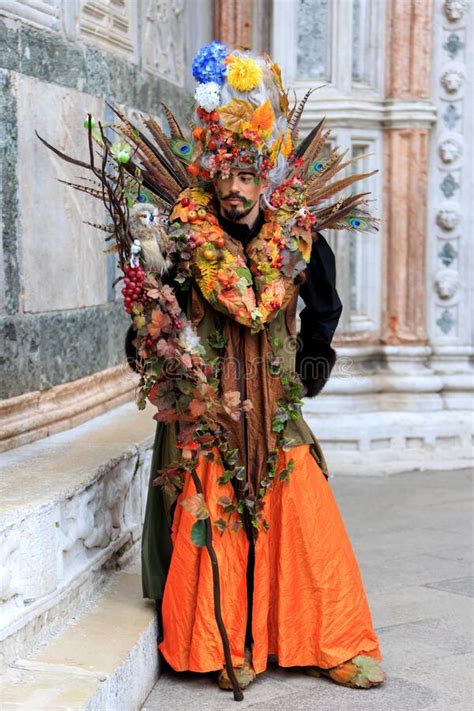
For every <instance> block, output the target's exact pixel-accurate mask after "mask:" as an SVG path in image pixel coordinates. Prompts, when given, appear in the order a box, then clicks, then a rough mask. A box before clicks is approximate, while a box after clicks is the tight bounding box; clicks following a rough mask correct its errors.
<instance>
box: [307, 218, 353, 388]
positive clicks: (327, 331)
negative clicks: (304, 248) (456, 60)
mask: <svg viewBox="0 0 474 711" xmlns="http://www.w3.org/2000/svg"><path fill="white" fill-rule="evenodd" d="M300 296H301V298H302V299H303V301H304V303H305V306H304V308H303V310H302V311H301V314H300V318H301V328H300V332H299V334H298V338H297V353H296V372H297V373H299V375H300V377H301V380H302V382H303V385H304V386H305V391H306V392H305V396H306V397H315V396H316V395H317V394H318V393H319V392H321V390H322V389H323V388H324V386H325V384H326V382H327V381H328V379H329V376H330V374H331V370H332V369H333V367H334V364H335V362H336V357H337V356H336V351H335V350H334V349H333V348H331V341H332V338H333V335H334V331H335V330H336V327H337V324H338V322H339V319H340V317H341V313H342V303H341V300H340V298H339V294H338V293H337V290H336V260H335V257H334V252H333V251H332V249H331V247H330V246H329V244H328V243H327V241H326V239H325V237H323V235H322V234H321V233H320V232H318V233H316V235H315V237H314V241H313V247H312V251H311V259H310V262H309V264H308V266H307V268H306V281H305V282H304V283H303V284H301V286H300Z"/></svg>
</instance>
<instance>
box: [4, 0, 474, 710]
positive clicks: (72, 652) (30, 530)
mask: <svg viewBox="0 0 474 711" xmlns="http://www.w3.org/2000/svg"><path fill="white" fill-rule="evenodd" d="M473 16H474V7H473V5H472V3H471V2H469V0H253V1H252V0H214V1H213V0H136V1H134V0H100V1H99V0H22V1H20V0H0V116H1V125H0V185H1V193H0V214H1V218H2V219H1V222H0V230H1V233H0V237H1V239H0V326H1V329H2V334H3V338H2V348H3V352H2V353H1V358H0V379H1V385H2V392H1V397H2V400H1V402H0V416H1V418H2V427H1V428H0V452H3V455H2V456H3V458H4V462H5V466H4V469H3V472H2V479H1V480H0V488H1V491H0V603H1V605H2V624H1V625H0V655H1V657H2V659H3V660H4V661H5V662H7V663H9V664H12V667H11V668H10V669H9V670H8V672H7V680H6V681H5V687H4V688H5V689H7V691H6V692H5V693H6V697H5V698H6V700H7V701H8V700H12V701H13V702H14V703H16V701H15V700H16V699H18V698H20V699H21V701H24V700H25V698H26V697H25V694H27V693H30V692H31V695H32V696H31V698H32V699H34V703H33V702H32V706H35V707H36V708H38V707H39V706H38V703H37V700H38V699H40V698H41V699H45V698H46V699H47V702H46V706H45V707H47V708H51V707H53V706H54V705H55V703H56V701H57V699H58V698H59V697H58V696H57V694H59V691H58V689H59V690H60V692H61V694H63V693H64V696H61V703H63V699H65V698H68V699H74V700H75V701H74V703H76V702H77V703H78V704H79V703H83V706H79V705H77V706H74V708H83V707H84V708H115V706H114V698H115V699H116V698H120V700H121V705H120V706H119V707H120V708H138V707H139V705H140V703H141V702H142V701H143V700H144V698H145V697H146V694H147V693H148V691H149V690H150V688H151V686H152V684H153V682H154V679H155V677H156V672H157V669H156V655H155V653H154V651H155V647H154V640H155V633H156V632H155V628H154V625H155V620H154V611H153V610H151V609H148V610H145V609H144V608H140V609H138V608H133V609H134V615H133V616H132V617H133V620H132V622H129V627H127V629H126V639H125V638H123V639H122V638H120V639H118V638H117V655H116V657H117V659H116V661H115V662H114V663H113V664H111V667H110V668H107V669H106V670H105V671H104V667H103V665H102V658H101V654H102V652H101V649H102V648H101V647H100V644H99V642H97V650H94V649H89V648H87V646H86V648H85V650H84V651H83V656H84V655H85V659H84V658H82V657H81V658H78V655H79V657H80V655H81V647H82V642H81V645H77V643H76V641H74V639H72V641H71V640H70V646H69V647H67V644H66V642H67V640H66V642H64V644H66V647H61V646H60V644H61V643H60V642H58V644H59V648H54V645H53V649H51V648H50V647H47V648H46V651H44V652H43V653H41V654H40V655H39V656H38V655H36V656H32V652H31V648H32V646H33V645H34V644H36V643H37V642H40V641H42V640H44V639H47V638H48V636H49V635H50V633H51V632H52V631H54V632H58V631H61V630H63V629H64V628H67V626H68V624H69V622H70V620H71V617H72V616H74V617H76V616H77V615H80V614H82V612H81V611H83V610H84V609H86V607H87V604H88V600H89V599H90V598H91V596H99V604H102V605H103V608H104V610H105V612H103V615H104V619H108V618H107V609H108V608H107V600H108V599H109V598H108V597H107V596H108V595H109V593H108V592H107V590H108V589H109V588H108V587H107V586H110V584H112V583H110V580H109V578H110V575H109V573H110V569H111V568H117V567H118V568H120V567H121V566H123V565H124V564H125V563H126V561H127V560H129V559H133V558H134V556H135V555H136V551H137V548H138V546H139V540H140V535H141V525H142V520H143V514H144V502H145V499H146V488H147V481H148V478H149V473H150V471H149V470H150V447H151V439H150V437H151V435H152V430H153V425H154V422H153V420H152V419H151V416H150V413H149V412H148V410H146V411H145V412H144V413H141V414H138V413H137V412H136V408H135V405H134V404H133V402H132V399H133V392H134V387H135V377H134V376H133V375H132V373H131V372H130V370H129V369H128V367H127V366H126V365H125V362H124V351H123V341H124V334H125V330H126V328H127V326H128V316H127V315H126V314H125V313H124V310H123V307H122V303H121V296H120V294H119V293H117V292H116V290H115V289H114V288H113V286H112V282H113V280H114V276H115V266H114V259H113V257H111V256H108V255H106V254H104V253H103V238H102V233H100V232H99V231H97V230H96V229H94V228H93V227H91V226H90V225H88V224H87V223H86V221H88V222H94V221H95V222H98V223H100V222H103V221H104V215H103V212H102V210H101V207H100V205H95V206H94V205H93V202H92V200H91V199H90V198H88V197H86V196H81V195H80V194H78V193H77V192H75V191H72V190H71V189H69V188H67V187H66V186H64V185H63V184H62V183H60V182H58V180H57V179H58V178H59V179H65V180H73V179H74V177H75V170H73V169H71V170H68V166H66V164H65V163H63V162H62V161H60V160H59V158H58V159H56V158H55V156H54V155H53V154H52V153H51V152H49V151H47V150H46V149H45V148H44V147H43V146H42V144H41V143H40V141H39V140H38V139H37V138H36V135H35V130H36V131H38V133H39V134H40V135H41V136H43V137H44V138H45V139H46V140H47V141H49V142H51V143H52V144H54V145H57V146H58V147H60V148H61V149H63V150H64V151H66V152H67V153H74V154H75V155H77V156H80V155H81V153H83V152H84V151H85V150H87V145H86V135H85V130H84V129H83V127H82V124H83V120H84V118H85V116H86V113H87V112H91V113H93V114H94V115H95V116H96V117H99V118H102V119H103V120H104V121H106V122H111V121H112V120H113V114H112V112H111V110H110V108H109V107H108V106H107V103H106V102H111V103H115V104H117V105H119V106H120V108H121V109H122V110H123V111H124V112H126V113H127V114H128V115H129V116H130V117H131V118H133V117H136V116H137V114H138V113H140V112H143V113H151V114H154V115H155V116H157V117H158V118H160V114H161V102H165V103H166V104H169V105H170V106H171V107H172V109H173V111H175V112H176V113H177V114H178V115H179V116H180V117H183V118H184V117H185V116H186V115H187V114H188V111H189V107H190V105H191V96H192V90H193V83H194V82H193V80H192V77H191V72H190V71H189V67H190V64H191V60H192V57H193V56H194V54H195V52H196V50H197V49H198V48H199V47H200V46H202V45H203V44H205V43H206V42H208V41H210V40H211V39H212V38H217V39H220V40H222V41H224V42H226V43H228V44H229V45H233V46H236V45H244V46H248V47H253V48H254V49H255V50H257V51H269V52H270V53H271V54H272V56H273V57H274V58H275V60H276V61H277V62H279V63H280V64H281V66H282V70H283V76H284V81H285V83H286V85H289V86H290V87H291V89H293V90H294V92H295V94H296V96H297V97H298V98H299V97H302V96H303V95H304V93H305V92H306V90H307V89H308V88H309V87H310V86H317V87H320V88H318V90H317V91H315V92H314V93H313V94H312V96H311V98H310V102H309V106H308V109H307V111H305V113H304V120H305V121H306V123H305V124H304V125H303V127H302V128H303V130H307V129H309V128H310V127H312V126H313V125H314V123H315V122H316V121H317V120H318V119H319V118H321V117H322V116H326V117H327V124H328V126H329V127H330V128H332V130H333V133H332V139H331V140H333V141H334V142H336V143H337V144H339V145H340V146H344V147H347V148H348V149H349V152H350V153H351V154H352V155H353V156H358V155H360V156H363V157H362V158H361V161H360V163H361V164H362V166H363V168H365V169H367V170H369V171H370V170H372V169H378V173H377V174H376V175H374V176H372V177H371V178H370V179H368V180H367V183H366V185H365V186H364V187H366V188H367V190H369V191H371V192H372V197H373V198H374V199H375V203H374V204H373V206H372V207H373V209H374V211H375V212H376V213H378V214H379V216H380V217H381V228H380V231H379V233H378V234H368V235H362V234H356V233H355V234H349V233H348V234H339V235H337V236H336V235H332V234H329V235H327V236H328V239H329V240H330V243H331V245H332V247H333V250H334V252H335V254H336V260H337V287H338V291H339V293H340V296H341V300H342V302H343V307H344V309H343V314H342V318H341V322H340V325H339V327H338V329H337V331H336V334H335V339H334V345H335V348H336V350H337V353H338V362H337V363H336V366H335V368H334V371H333V375H332V377H331V379H330V381H329V383H328V385H327V387H326V388H325V389H324V392H323V393H321V395H320V396H318V397H317V398H316V399H314V400H312V401H308V403H307V405H306V407H305V412H306V418H307V420H308V422H309V423H310V424H311V425H312V427H313V428H314V431H315V433H316V436H317V437H318V439H319V440H320V442H321V444H322V447H323V450H324V452H325V454H326V456H327V460H328V464H329V468H330V470H331V471H332V473H334V474H338V473H345V474H351V473H369V474H387V473H394V472H399V471H403V470H408V471H409V470H412V469H413V468H419V467H429V468H433V467H435V468H440V467H443V468H447V469H454V468H456V467H464V466H467V464H468V463H469V461H470V460H471V459H472V390H473V370H472V352H473V322H472V314H473V283H472V279H470V275H471V274H472V273H473V267H474V253H473V243H474V242H473V217H472V209H471V204H470V202H471V199H472V194H473V190H472V188H473V172H472V171H473V167H472V166H473V163H474V161H473V154H472V151H473V147H472V146H473V142H472V130H473V123H472V121H473V117H472V104H473V91H472V77H473V76H474V57H473V51H474V50H473V45H472V42H470V41H469V39H470V38H471V37H472V33H473V23H474V17H473ZM94 208H95V212H94ZM98 415H101V416H100V417H98V418H97V419H94V420H92V418H96V417H97V416H98ZM22 445H23V446H22ZM7 450H8V451H7ZM114 580H115V582H114V583H113V584H112V588H111V589H112V593H110V595H112V603H111V604H112V609H113V615H112V619H113V623H109V624H115V620H116V619H117V618H118V617H117V616H120V615H122V617H121V619H128V618H129V617H130V615H129V611H130V606H133V605H137V602H136V600H137V597H138V596H139V586H140V583H139V575H135V576H133V575H132V574H131V573H130V574H126V575H124V574H123V575H121V576H120V575H117V576H116V577H115V578H114ZM114 585H115V587H113V586H114ZM83 624H86V623H85V622H84V623H83ZM130 625H131V626H130ZM89 631H90V630H89ZM109 632H110V629H104V633H103V635H102V637H103V638H104V639H105V640H107V639H108V634H109ZM124 634H125V633H124ZM127 635H128V636H127ZM86 637H87V634H86V633H85V634H84V636H83V637H82V638H81V639H83V640H84V639H86ZM100 638H101V635H99V636H98V637H97V639H98V640H100ZM60 639H62V637H60ZM120 645H122V646H120ZM66 648H67V655H66V656H67V658H68V663H69V664H68V667H67V668H66V669H65V668H63V667H61V664H62V660H63V658H64V655H65V654H66V653H65V651H64V650H65V649H66ZM48 649H49V651H48ZM107 651H109V650H107ZM94 654H96V655H98V656H97V659H96V660H95V661H94V659H95V658H94ZM48 655H49V656H48ZM88 655H89V656H88ZM25 658H26V659H25ZM114 664H115V666H114ZM59 667H61V670H60V674H58V673H57V670H58V668H59ZM84 669H86V673H84ZM48 670H50V674H51V676H50V677H48V676H47V672H48ZM51 670H52V671H51ZM55 674H56V676H55ZM48 679H49V681H48ZM2 688H3V687H2ZM18 689H20V691H19V692H18V693H19V694H20V696H15V694H17V691H18ZM45 690H46V691H45ZM45 694H46V696H45ZM67 694H70V695H69V696H68V695H67ZM81 694H83V696H81ZM78 695H79V696H78ZM114 695H115V696H114ZM79 697H80V699H84V701H83V702H82V701H81V702H79V701H77V699H78V698H79ZM58 703H59V701H58Z"/></svg>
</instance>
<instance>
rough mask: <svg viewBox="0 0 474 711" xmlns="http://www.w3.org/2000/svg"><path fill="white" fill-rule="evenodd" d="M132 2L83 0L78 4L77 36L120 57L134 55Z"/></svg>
mask: <svg viewBox="0 0 474 711" xmlns="http://www.w3.org/2000/svg"><path fill="white" fill-rule="evenodd" d="M134 10H135V4H134V3H133V2H132V0H85V1H83V2H81V12H80V18H79V35H80V36H82V37H84V38H87V40H88V41H91V42H93V43H94V44H98V45H101V46H103V47H105V48H107V49H109V50H111V51H113V52H117V53H119V54H122V55H128V56H131V55H133V52H134Z"/></svg>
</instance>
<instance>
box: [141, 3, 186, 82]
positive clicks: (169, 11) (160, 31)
mask: <svg viewBox="0 0 474 711" xmlns="http://www.w3.org/2000/svg"><path fill="white" fill-rule="evenodd" d="M185 22H186V13H185V1H184V0H145V3H144V10H143V36H142V41H141V46H142V53H143V66H144V68H145V69H146V70H147V71H149V72H153V73H154V74H157V75H158V76H161V77H163V78H164V79H168V81H172V82H173V83H175V84H178V85H179V86H182V85H183V83H184V72H185V38H186V27H185Z"/></svg>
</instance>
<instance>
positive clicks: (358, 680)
mask: <svg viewBox="0 0 474 711" xmlns="http://www.w3.org/2000/svg"><path fill="white" fill-rule="evenodd" d="M305 672H306V674H309V675H310V676H316V677H319V676H327V677H328V678H329V679H332V681H334V682H336V684H340V685H341V686H348V687H350V688H351V689H370V687H371V686H380V685H381V684H383V683H384V682H385V680H386V675H385V672H384V671H383V669H382V667H381V666H380V664H378V662H377V661H376V660H375V659H374V658H373V657H369V656H367V655H365V654H359V655H358V656H357V657H354V658H353V659H350V660H349V661H347V662H343V663H342V664H338V665H337V667H331V668H330V669H322V668H321V667H305Z"/></svg>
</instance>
